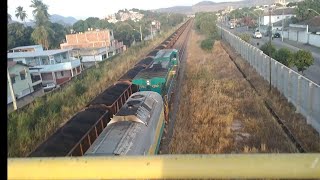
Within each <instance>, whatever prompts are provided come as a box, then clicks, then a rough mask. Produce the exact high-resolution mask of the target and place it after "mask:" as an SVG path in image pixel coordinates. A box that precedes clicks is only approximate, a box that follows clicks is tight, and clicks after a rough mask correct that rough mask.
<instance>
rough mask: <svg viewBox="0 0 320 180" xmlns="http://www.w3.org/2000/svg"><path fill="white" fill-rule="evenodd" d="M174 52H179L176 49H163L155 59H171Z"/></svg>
mask: <svg viewBox="0 0 320 180" xmlns="http://www.w3.org/2000/svg"><path fill="white" fill-rule="evenodd" d="M172 52H177V50H176V49H162V50H160V51H159V52H158V53H157V55H156V56H155V57H154V59H158V58H168V57H170V55H171V54H172Z"/></svg>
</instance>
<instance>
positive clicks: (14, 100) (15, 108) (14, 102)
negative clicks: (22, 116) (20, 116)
mask: <svg viewBox="0 0 320 180" xmlns="http://www.w3.org/2000/svg"><path fill="white" fill-rule="evenodd" d="M7 74H8V83H9V89H10V94H11V98H12V103H13V109H14V110H17V109H18V108H17V101H16V96H15V94H14V91H13V86H12V83H11V78H10V74H9V70H8V68H7Z"/></svg>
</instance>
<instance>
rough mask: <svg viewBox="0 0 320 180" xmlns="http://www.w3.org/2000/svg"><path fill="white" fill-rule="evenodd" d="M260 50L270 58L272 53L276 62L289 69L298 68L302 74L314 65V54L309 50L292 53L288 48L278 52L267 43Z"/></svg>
mask: <svg viewBox="0 0 320 180" xmlns="http://www.w3.org/2000/svg"><path fill="white" fill-rule="evenodd" d="M260 49H261V51H263V53H265V54H266V55H268V56H270V52H271V57H272V58H274V59H275V60H276V61H278V62H280V63H282V64H284V65H286V66H288V67H296V68H297V69H298V71H299V72H301V73H302V74H303V71H305V70H306V69H307V68H308V67H309V66H311V65H312V64H313V63H314V58H313V56H312V53H311V52H310V51H307V50H299V51H297V52H292V51H290V50H289V49H287V48H280V49H279V50H277V49H276V48H275V47H274V46H273V45H270V43H265V44H264V45H262V46H261V47H260Z"/></svg>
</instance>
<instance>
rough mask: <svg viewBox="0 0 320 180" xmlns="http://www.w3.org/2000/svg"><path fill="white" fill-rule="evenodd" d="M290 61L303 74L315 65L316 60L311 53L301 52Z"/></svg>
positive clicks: (295, 54)
mask: <svg viewBox="0 0 320 180" xmlns="http://www.w3.org/2000/svg"><path fill="white" fill-rule="evenodd" d="M290 61H291V63H292V64H294V65H295V66H296V67H297V69H298V71H299V72H302V74H303V71H305V70H306V69H307V68H308V67H309V66H311V65H312V64H313V63H314V58H313V56H312V54H311V52H310V51H306V50H299V51H297V52H296V53H294V54H293V56H292V58H291V59H290Z"/></svg>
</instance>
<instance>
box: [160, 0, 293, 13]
mask: <svg viewBox="0 0 320 180" xmlns="http://www.w3.org/2000/svg"><path fill="white" fill-rule="evenodd" d="M290 1H291V2H292V1H299V0H290ZM274 2H275V0H242V1H231V2H219V3H218V2H213V1H201V2H199V3H197V4H195V5H192V6H175V7H169V8H162V9H157V10H155V11H158V12H171V13H183V14H194V13H196V12H201V11H209V12H211V11H219V10H222V9H226V8H227V7H228V6H232V7H233V8H240V7H251V6H260V5H267V4H273V3H274ZM288 2H289V1H288Z"/></svg>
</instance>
